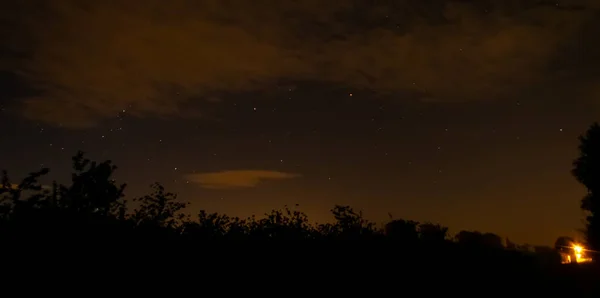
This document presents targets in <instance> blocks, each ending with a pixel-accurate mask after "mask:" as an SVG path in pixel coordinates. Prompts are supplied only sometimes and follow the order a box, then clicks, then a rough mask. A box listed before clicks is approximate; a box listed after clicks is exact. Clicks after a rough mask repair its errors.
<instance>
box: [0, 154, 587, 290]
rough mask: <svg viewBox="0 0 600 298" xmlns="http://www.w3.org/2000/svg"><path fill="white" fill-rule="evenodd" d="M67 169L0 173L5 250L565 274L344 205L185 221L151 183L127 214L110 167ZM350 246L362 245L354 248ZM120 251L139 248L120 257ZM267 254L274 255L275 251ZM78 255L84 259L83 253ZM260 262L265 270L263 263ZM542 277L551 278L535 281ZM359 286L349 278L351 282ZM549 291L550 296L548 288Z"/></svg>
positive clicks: (491, 246)
mask: <svg viewBox="0 0 600 298" xmlns="http://www.w3.org/2000/svg"><path fill="white" fill-rule="evenodd" d="M586 148H587V147H586ZM586 150H587V149H586ZM586 156H587V155H586ZM586 158H587V157H586ZM591 164H593V162H591V161H590V160H589V159H585V160H582V162H581V163H578V165H579V169H580V170H581V172H577V173H584V174H582V175H583V176H582V177H583V178H582V179H581V181H585V182H586V183H592V182H589V181H588V179H589V177H587V176H586V175H592V174H589V173H590V172H592V170H590V169H586V170H583V169H584V168H585V167H588V166H589V165H591ZM72 165H73V173H72V175H71V181H70V183H69V184H67V185H64V184H60V183H58V182H53V183H52V185H51V186H50V187H45V186H43V185H42V184H41V183H40V182H39V181H40V179H41V178H42V177H43V176H45V175H47V174H48V173H49V170H48V169H41V170H40V171H37V172H32V173H30V174H29V175H28V176H27V177H26V178H24V179H23V180H22V181H21V182H20V183H19V184H14V183H11V180H10V179H9V176H8V173H7V172H6V171H4V172H2V180H1V187H0V239H3V240H7V243H8V241H11V240H12V243H22V242H23V240H24V239H42V240H43V239H46V240H48V241H51V243H54V244H58V243H63V244H64V245H65V247H66V248H68V249H64V250H63V251H72V249H71V247H81V245H82V243H83V242H82V241H83V240H86V241H92V243H93V244H94V245H93V246H90V247H95V248H94V249H99V248H102V249H103V250H101V252H99V253H96V254H93V255H94V256H96V257H98V256H106V255H107V254H109V253H112V254H118V253H125V252H129V255H132V254H136V253H137V252H139V251H141V250H143V251H149V250H150V249H151V248H153V247H155V249H157V250H156V251H155V252H156V253H155V254H154V255H153V257H151V258H150V259H148V260H149V261H150V262H158V259H157V258H159V257H160V256H163V257H164V258H165V261H166V262H174V260H175V257H176V256H179V255H188V256H189V255H194V254H198V252H199V249H201V248H203V249H206V248H207V247H212V245H218V244H225V245H230V246H229V247H230V248H234V247H235V248H238V250H237V252H236V253H235V254H228V255H227V258H229V259H231V260H236V261H238V262H241V261H240V260H241V259H242V258H246V259H255V260H258V261H257V262H266V261H267V260H271V261H270V262H271V263H268V264H269V265H268V266H277V265H276V264H277V261H274V260H275V259H273V257H272V255H275V253H276V252H277V253H278V252H281V251H282V250H281V249H279V250H272V249H265V248H264V246H253V244H260V243H271V244H273V243H280V244H285V251H286V252H288V253H291V252H297V254H295V255H296V256H302V255H303V254H306V253H307V252H308V251H311V250H305V251H304V252H302V253H301V252H300V251H299V250H300V249H301V248H302V249H304V248H306V247H307V246H306V245H305V244H308V243H312V244H314V245H316V246H315V247H319V250H318V253H317V251H313V252H315V254H314V257H313V259H312V260H314V261H313V262H314V263H310V260H309V259H305V260H304V262H305V264H304V266H324V265H323V264H332V265H331V266H333V267H330V269H329V270H332V272H337V273H336V274H337V275H339V276H342V275H343V276H348V278H350V275H348V274H351V272H355V271H356V270H357V269H356V268H357V266H359V265H360V266H363V267H365V268H367V267H368V266H372V264H388V265H389V266H394V267H397V268H403V269H402V270H404V271H406V272H409V273H410V274H412V276H413V277H414V278H420V277H422V276H424V274H429V273H427V272H438V274H442V273H443V274H446V275H445V276H446V278H450V277H452V278H457V279H458V278H460V279H463V280H464V279H477V278H479V275H484V274H483V273H482V272H489V273H490V274H491V273H492V272H493V273H497V272H498V271H507V272H510V274H506V275H503V276H505V278H512V280H513V281H516V282H517V281H518V280H525V278H528V280H530V283H532V284H534V283H533V282H532V281H531V276H537V278H538V279H539V281H540V285H541V284H543V283H544V282H547V280H548V279H552V278H556V276H561V275H560V274H566V273H563V272H564V270H562V269H557V268H562V267H557V266H561V265H560V258H559V257H557V256H558V252H559V251H560V250H561V248H560V247H561V246H560V245H559V244H558V242H557V245H556V247H554V248H548V247H535V249H531V248H530V247H529V246H526V245H517V244H515V243H512V242H510V241H508V240H507V241H506V246H505V245H504V244H503V241H502V238H500V237H499V236H498V235H495V234H492V233H482V232H479V231H460V232H459V233H458V234H456V235H455V236H454V237H452V236H451V235H449V233H448V228H447V227H444V226H442V225H440V224H434V223H430V222H425V223H419V222H416V221H412V220H405V219H395V220H390V221H389V222H388V223H386V224H385V226H384V227H383V228H378V227H377V225H376V224H375V223H374V222H371V221H369V220H367V219H365V218H364V217H363V214H362V212H361V211H355V210H354V209H353V208H351V207H350V206H343V205H336V206H334V207H333V208H332V209H331V214H332V222H329V223H321V224H313V223H311V222H310V221H309V218H308V216H307V215H306V214H305V213H303V212H301V211H299V210H297V208H288V207H287V206H285V207H284V208H283V209H280V210H272V211H271V212H269V213H266V214H264V216H263V217H256V216H251V217H249V218H239V217H229V216H227V215H224V214H218V213H209V212H208V211H205V210H201V211H200V212H198V214H197V215H196V216H195V217H190V216H189V213H188V212H187V211H186V207H187V206H188V205H189V203H187V202H182V201H180V200H178V198H177V195H176V194H174V193H171V192H168V191H167V190H166V189H165V188H164V187H163V186H162V185H161V184H160V183H154V184H152V185H151V190H152V192H151V193H150V194H149V195H146V196H142V197H139V198H135V199H134V200H132V201H133V203H134V204H135V208H133V210H132V211H130V210H131V209H130V208H128V207H129V205H128V202H127V200H125V194H124V190H125V187H126V185H125V184H118V183H117V182H116V181H115V180H114V179H113V178H112V177H113V174H114V172H115V170H116V169H117V168H116V166H114V165H113V164H112V163H111V162H110V161H104V162H101V163H98V162H94V161H91V160H89V159H87V158H85V155H84V153H83V152H78V153H77V154H76V155H75V156H74V157H73V164H72ZM591 181H595V180H593V179H591ZM590 185H591V187H590V189H596V188H595V187H596V186H595V184H590ZM586 206H587V205H586ZM295 207H298V206H297V205H296V206H295ZM589 210H591V211H594V210H595V209H593V208H590V209H589ZM594 212H595V211H594ZM592 223H593V222H592ZM357 242H360V243H361V244H360V245H355V243H357ZM289 243H295V244H294V245H288V244H289ZM301 243H302V244H301ZM335 243H338V244H340V245H332V246H328V247H333V249H331V248H327V247H326V246H320V245H321V244H335ZM128 244H134V246H135V245H138V246H135V247H137V248H135V249H132V250H130V251H127V250H125V248H126V247H127V245H128ZM231 244H233V245H231ZM243 244H250V245H245V246H243ZM162 245H170V246H171V247H173V248H174V249H178V251H179V252H178V253H175V251H174V252H173V253H168V252H167V251H165V250H160V249H159V248H158V247H161V246H162ZM241 247H243V248H244V249H243V250H242V249H241ZM275 247H279V248H281V246H280V245H276V246H275ZM115 248H118V249H115ZM84 251H85V252H86V254H90V253H91V251H90V250H87V251H86V250H84ZM224 251H225V250H214V251H212V252H211V254H205V255H206V256H209V255H210V256H216V255H219V254H223V253H224ZM183 252H186V253H185V254H184V253H183ZM207 258H209V257H207ZM167 260H170V261H167ZM316 260H318V261H316ZM182 261H183V260H182ZM261 264H262V265H261V266H267V265H266V264H267V263H261ZM370 264H371V265H370ZM118 266H120V265H118ZM253 266H257V264H254V265H253ZM369 268H372V267H369ZM455 268H470V269H469V270H468V271H467V272H466V273H460V274H459V273H457V272H452V271H453V270H455ZM372 269H373V270H374V268H372ZM546 271H547V272H552V274H555V275H552V276H547V273H543V274H542V273H541V272H546ZM469 272H471V273H469ZM410 274H409V275H410ZM548 274H549V273H548ZM569 274H571V273H569ZM355 277H356V276H355ZM348 280H350V279H348ZM406 280H407V279H405V280H404V281H406ZM360 282H362V281H358V280H356V283H360ZM488 282H489V281H488ZM515 284H518V285H521V283H518V282H517V283H515ZM565 287H567V286H565ZM440 288H443V287H440ZM567 288H568V287H567ZM568 289H570V290H572V288H568ZM538 290H539V289H538ZM549 292H550V293H553V294H555V293H556V288H553V290H552V291H550V290H549ZM569 293H571V292H569Z"/></svg>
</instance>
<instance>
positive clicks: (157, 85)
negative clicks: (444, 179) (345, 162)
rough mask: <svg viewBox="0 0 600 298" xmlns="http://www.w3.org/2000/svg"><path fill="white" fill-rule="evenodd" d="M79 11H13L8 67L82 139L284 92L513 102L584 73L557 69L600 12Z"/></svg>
mask: <svg viewBox="0 0 600 298" xmlns="http://www.w3.org/2000/svg"><path fill="white" fill-rule="evenodd" d="M82 3H83V2H80V1H71V0H52V1H50V0H48V1H21V2H18V3H14V4H12V5H11V6H8V5H7V9H3V12H2V21H3V23H5V24H7V25H10V26H4V27H5V28H9V27H10V31H4V32H2V34H3V35H4V40H5V41H6V44H7V45H8V46H7V48H6V49H4V51H6V53H12V55H3V57H4V58H6V57H9V56H10V59H3V61H2V64H1V65H0V66H1V67H2V68H3V69H4V70H9V71H12V72H15V73H18V74H19V76H20V77H21V78H23V79H25V80H26V81H27V82H28V83H29V84H31V85H32V86H33V87H35V89H36V90H41V94H40V95H39V96H36V97H28V98H25V99H24V100H23V101H22V103H23V114H24V115H25V116H26V117H28V118H31V119H36V120H42V121H45V122H49V123H62V124H63V125H64V126H71V127H85V126H91V125H94V124H96V123H97V121H99V120H102V119H104V118H109V117H114V116H116V115H117V113H118V112H119V111H121V110H122V109H128V110H129V111H130V112H131V113H134V115H137V116H148V117H170V116H173V115H179V114H181V113H182V112H183V111H184V110H185V109H182V104H185V103H186V102H188V101H189V100H191V99H193V100H198V99H201V100H202V99H207V100H209V101H210V100H212V101H214V98H215V97H214V96H213V95H211V94H213V93H212V92H219V91H223V90H226V91H232V92H244V91H260V90H263V89H269V88H270V87H272V85H273V84H275V83H277V82H278V81H279V80H282V79H286V80H298V81H306V80H309V81H310V80H316V81H321V82H330V83H332V84H336V85H345V86H351V87H353V88H367V89H371V90H375V91H377V92H382V93H394V92H399V91H402V92H406V91H410V92H412V93H414V94H415V95H416V96H420V97H421V98H422V99H424V100H431V101H469V100H482V99H483V100H485V99H490V98H502V97H505V96H509V95H511V94H514V93H515V92H518V91H519V90H520V89H521V88H524V87H527V86H531V85H536V84H541V83H543V82H546V81H548V80H555V79H556V78H557V76H558V77H559V78H560V77H561V76H567V77H568V75H569V74H570V73H572V72H574V71H576V70H574V69H572V68H569V67H563V68H562V69H561V72H555V71H554V70H553V69H552V63H551V62H552V61H556V60H557V59H559V60H560V59H561V56H557V55H561V53H563V52H564V51H563V48H564V47H569V46H570V45H571V43H573V41H574V40H577V36H580V34H581V32H582V30H583V28H586V26H588V24H589V23H590V22H593V20H595V19H597V16H596V15H597V12H598V4H596V3H594V2H592V1H591V0H579V1H561V2H560V5H558V6H557V5H556V3H553V2H548V3H546V2H543V1H529V0H488V1H441V0H438V1H417V0H404V1H391V0H389V1H385V0H380V1H362V0H354V1H317V0H297V1H270V0H260V1H258V0H257V1H241V0H240V1H236V0H204V1H191V0H172V1H167V2H165V1H158V0H144V1H142V0H132V1H93V2H85V3H83V4H82ZM583 7H585V9H582V8H583ZM5 30H6V29H5ZM15 53H16V54H19V58H18V59H16V58H14V54H15ZM557 57H558V58H557ZM564 59H568V61H571V58H564ZM567 64H568V63H567ZM592 85H593V84H592ZM592 85H586V86H592ZM592 89H593V88H592ZM593 90H595V89H593ZM593 92H595V91H592V93H593ZM194 115H196V114H195V113H194Z"/></svg>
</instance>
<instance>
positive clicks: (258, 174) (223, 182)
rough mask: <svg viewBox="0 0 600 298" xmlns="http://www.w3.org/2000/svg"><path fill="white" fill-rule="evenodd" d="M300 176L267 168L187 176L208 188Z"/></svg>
mask: <svg viewBox="0 0 600 298" xmlns="http://www.w3.org/2000/svg"><path fill="white" fill-rule="evenodd" d="M297 177H300V175H299V174H293V173H284V172H278V171H267V170H230V171H221V172H214V173H199V174H189V175H186V176H185V178H186V179H188V180H189V181H190V182H193V183H198V184H199V185H200V186H201V187H203V188H208V189H229V188H246V187H255V186H257V185H258V184H259V183H260V182H261V181H264V180H282V179H292V178H297Z"/></svg>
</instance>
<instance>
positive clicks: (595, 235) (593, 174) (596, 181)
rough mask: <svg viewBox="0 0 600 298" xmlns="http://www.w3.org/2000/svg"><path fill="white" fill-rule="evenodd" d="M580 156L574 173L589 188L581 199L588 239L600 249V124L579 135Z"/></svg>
mask: <svg viewBox="0 0 600 298" xmlns="http://www.w3.org/2000/svg"><path fill="white" fill-rule="evenodd" d="M579 142H580V143H579V157H578V158H577V159H575V161H574V162H573V170H572V174H573V176H575V178H576V179H577V181H579V182H580V183H581V184H583V185H584V186H585V187H586V188H587V194H586V195H585V197H584V198H583V199H582V200H581V209H583V210H584V211H585V212H586V218H585V220H586V230H585V234H586V240H587V242H588V245H590V246H591V247H592V248H593V249H596V250H599V249H600V125H598V123H594V124H592V125H591V126H590V127H589V129H588V130H587V132H586V133H585V135H582V136H580V137H579Z"/></svg>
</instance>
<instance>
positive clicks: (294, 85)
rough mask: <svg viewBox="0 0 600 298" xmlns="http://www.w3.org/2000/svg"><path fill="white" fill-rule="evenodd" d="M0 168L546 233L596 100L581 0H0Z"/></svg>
mask: <svg viewBox="0 0 600 298" xmlns="http://www.w3.org/2000/svg"><path fill="white" fill-rule="evenodd" d="M7 2H9V3H6V4H5V3H3V8H2V11H1V12H0V17H1V19H0V24H1V25H0V28H1V29H0V34H1V36H0V37H1V38H2V39H1V40H2V44H1V45H0V88H1V90H2V92H1V94H0V110H1V112H0V128H1V130H2V137H1V145H2V146H0V168H5V169H7V170H8V171H9V173H10V174H11V176H12V177H14V178H15V179H16V178H19V179H20V178H22V177H23V176H24V175H25V174H27V173H28V172H31V171H33V170H37V169H39V168H40V167H50V168H51V170H52V172H51V175H50V176H49V177H48V179H46V181H45V183H50V181H51V180H52V179H58V180H59V181H63V182H66V181H68V178H69V176H68V174H69V170H70V157H71V156H72V155H74V154H75V153H76V152H77V150H80V149H81V150H83V151H85V152H87V153H88V156H89V157H90V158H92V159H95V160H105V159H111V160H113V161H114V163H115V164H116V165H118V166H119V170H118V172H117V177H116V178H117V179H118V180H119V181H123V182H127V183H128V184H129V186H128V189H127V195H128V198H132V197H135V196H139V195H142V194H145V193H147V192H149V191H150V189H149V187H148V186H149V185H150V183H152V182H155V181H158V182H161V183H163V184H164V185H165V186H166V187H167V188H168V190H171V191H173V192H176V193H178V194H179V197H180V198H181V199H183V200H187V201H190V202H192V205H191V207H190V208H191V211H192V212H194V213H196V212H197V211H198V210H199V209H201V208H202V209H207V210H208V211H216V212H225V213H227V214H229V215H236V216H244V217H245V216H249V215H251V214H258V215H260V214H262V213H265V212H267V211H269V210H271V209H274V208H281V207H283V206H284V205H294V204H300V209H302V210H304V211H306V212H307V213H308V215H309V217H310V218H312V220H314V221H319V222H323V221H326V220H328V219H329V213H328V210H329V209H331V207H333V205H334V204H343V205H351V206H353V207H355V209H362V210H363V211H364V214H365V215H366V217H367V218H369V219H372V220H375V221H378V222H384V221H385V220H388V219H389V217H388V212H389V213H391V214H392V215H393V217H394V218H405V219H413V220H417V221H432V222H439V223H441V224H443V225H446V226H449V227H450V229H451V232H458V231H460V230H462V229H467V230H480V231H484V232H494V233H497V234H499V235H501V236H507V237H509V238H510V239H511V240H512V241H514V242H518V243H532V244H551V243H553V241H554V240H555V239H556V237H558V236H561V235H568V236H572V235H575V233H576V231H575V230H576V229H578V228H582V227H583V225H582V222H581V219H582V218H583V217H582V213H581V211H580V209H579V201H580V199H581V197H582V196H583V195H584V193H585V190H584V188H583V187H582V186H580V185H578V184H577V182H576V181H575V179H574V178H572V177H571V174H570V170H571V163H572V160H573V159H574V158H575V157H576V156H577V145H578V142H577V136H578V135H580V134H581V133H583V132H584V131H585V129H586V128H587V126H588V125H589V124H591V123H592V122H593V121H595V120H598V117H597V116H598V114H599V112H600V101H599V100H600V40H599V39H598V36H600V2H599V1H593V0H579V1H539V0H488V1H475V0H473V1H468V0H462V1H458V0H455V1H450V0H431V1H421V0H404V1H402V0H397V1H392V0H387V1H386V0H380V1H372V0H369V1H367V0H353V1H341V0H340V1H321V0H295V1H291V0H290V1H276V0H273V1H269V0H253V1H249V0H248V1H247V0H203V1H191V0H189V1H187V0H170V1H158V0H128V1H117V0H112V1H69V0H48V1H33V0H23V1H17V0H14V1H7Z"/></svg>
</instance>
